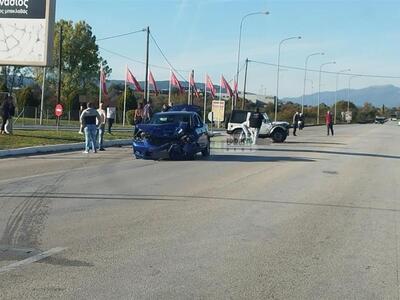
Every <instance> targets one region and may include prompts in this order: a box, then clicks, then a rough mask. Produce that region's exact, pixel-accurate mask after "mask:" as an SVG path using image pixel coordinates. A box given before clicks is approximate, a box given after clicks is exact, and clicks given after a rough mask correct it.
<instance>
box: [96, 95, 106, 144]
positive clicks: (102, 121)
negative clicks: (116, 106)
mask: <svg viewBox="0 0 400 300" xmlns="http://www.w3.org/2000/svg"><path fill="white" fill-rule="evenodd" d="M97 112H98V113H99V115H100V120H97V122H96V125H97V129H98V130H97V135H98V139H97V140H98V146H99V149H98V150H99V151H105V150H106V149H104V147H103V141H104V131H105V130H106V117H107V115H106V111H105V110H104V109H103V103H102V102H100V104H99V108H98V109H97Z"/></svg>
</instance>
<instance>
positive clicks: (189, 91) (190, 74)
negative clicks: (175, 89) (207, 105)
mask: <svg viewBox="0 0 400 300" xmlns="http://www.w3.org/2000/svg"><path fill="white" fill-rule="evenodd" d="M190 76H192V73H189V89H188V105H190V93H191V84H190Z"/></svg>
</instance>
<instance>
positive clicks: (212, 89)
mask: <svg viewBox="0 0 400 300" xmlns="http://www.w3.org/2000/svg"><path fill="white" fill-rule="evenodd" d="M206 87H207V88H208V90H209V91H210V94H211V96H213V98H215V93H216V92H217V90H216V89H215V87H214V84H213V83H212V81H211V78H210V76H208V75H207V80H206Z"/></svg>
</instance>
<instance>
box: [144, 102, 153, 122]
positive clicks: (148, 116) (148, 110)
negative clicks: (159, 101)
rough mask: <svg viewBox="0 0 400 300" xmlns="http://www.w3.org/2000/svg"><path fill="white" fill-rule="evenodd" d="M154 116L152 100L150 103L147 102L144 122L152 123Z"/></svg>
mask: <svg viewBox="0 0 400 300" xmlns="http://www.w3.org/2000/svg"><path fill="white" fill-rule="evenodd" d="M152 115H153V107H152V106H151V100H149V102H147V103H146V105H145V106H144V108H143V121H144V122H148V121H150V119H151V117H152Z"/></svg>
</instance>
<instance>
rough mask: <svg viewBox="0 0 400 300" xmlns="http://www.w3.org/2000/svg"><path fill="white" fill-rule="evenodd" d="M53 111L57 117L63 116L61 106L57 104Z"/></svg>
mask: <svg viewBox="0 0 400 300" xmlns="http://www.w3.org/2000/svg"><path fill="white" fill-rule="evenodd" d="M54 111H55V115H56V116H57V117H61V116H62V114H63V106H62V105H61V104H57V105H56V108H55V110H54Z"/></svg>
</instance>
